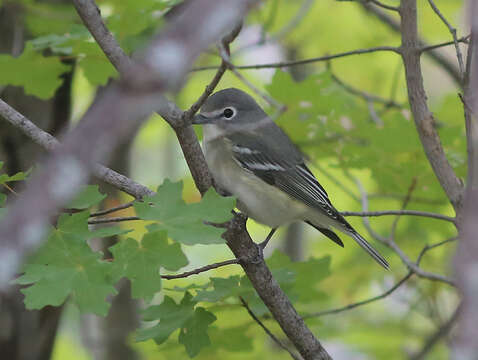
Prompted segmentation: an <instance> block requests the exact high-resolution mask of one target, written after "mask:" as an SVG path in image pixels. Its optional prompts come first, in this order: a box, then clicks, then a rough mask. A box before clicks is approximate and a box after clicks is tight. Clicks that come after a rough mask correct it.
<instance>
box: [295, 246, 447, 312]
mask: <svg viewBox="0 0 478 360" xmlns="http://www.w3.org/2000/svg"><path fill="white" fill-rule="evenodd" d="M455 240H456V238H451V239H446V240H444V241H441V242H439V243H436V244H432V245H425V247H424V248H423V249H422V251H421V252H420V254H419V255H418V257H417V261H416V263H415V264H416V265H417V266H419V265H420V262H421V260H422V258H423V256H424V255H425V253H427V252H428V251H429V250H431V249H435V248H437V247H439V246H442V245H445V244H447V243H449V242H451V241H455ZM413 274H414V272H413V271H412V270H409V271H408V273H407V274H406V275H405V276H404V277H403V278H401V279H400V280H399V281H398V282H397V283H395V285H393V286H392V287H391V288H390V289H388V290H387V291H385V292H383V293H382V294H380V295H377V296H374V297H371V298H369V299H365V300H362V301H357V302H355V303H351V304H348V305H346V306H343V307H340V308H335V309H330V310H324V311H319V312H316V313H312V314H307V315H303V316H302V317H303V318H304V319H309V318H312V317H319V316H324V315H332V314H337V313H341V312H344V311H347V310H352V309H355V308H357V307H360V306H363V305H367V304H370V303H372V302H375V301H378V300H381V299H384V298H386V297H387V296H389V295H391V294H392V293H393V292H395V290H397V289H398V288H399V287H401V286H402V285H403V284H405V283H406V282H407V280H408V279H410V278H411V277H412V275H413Z"/></svg>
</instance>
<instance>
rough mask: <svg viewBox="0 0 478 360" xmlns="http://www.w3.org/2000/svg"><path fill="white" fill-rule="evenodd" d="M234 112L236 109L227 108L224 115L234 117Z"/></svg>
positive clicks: (227, 117) (228, 117)
mask: <svg viewBox="0 0 478 360" xmlns="http://www.w3.org/2000/svg"><path fill="white" fill-rule="evenodd" d="M234 114H235V111H234V110H233V109H231V108H225V109H224V112H223V113H222V115H224V117H225V118H226V119H230V118H232V117H233V116H234Z"/></svg>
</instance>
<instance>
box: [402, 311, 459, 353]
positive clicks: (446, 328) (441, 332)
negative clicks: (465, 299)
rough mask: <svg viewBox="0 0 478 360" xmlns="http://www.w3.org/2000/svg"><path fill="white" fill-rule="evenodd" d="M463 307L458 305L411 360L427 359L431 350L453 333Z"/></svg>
mask: <svg viewBox="0 0 478 360" xmlns="http://www.w3.org/2000/svg"><path fill="white" fill-rule="evenodd" d="M461 307H462V306H461V305H458V307H457V308H456V310H455V311H454V312H453V314H452V315H451V316H450V318H449V319H448V320H447V321H446V322H445V323H444V324H443V325H441V326H440V327H439V328H438V329H437V331H435V332H434V333H433V334H432V335H431V336H430V337H429V338H428V339H427V341H426V342H425V345H424V346H423V348H422V349H421V350H420V351H419V352H418V353H416V354H415V355H413V356H411V357H410V360H421V359H425V357H426V356H427V354H428V353H429V352H430V350H431V349H433V347H434V346H435V345H436V344H437V343H438V341H440V340H441V338H442V337H444V336H446V335H447V334H448V333H449V332H450V331H451V329H452V328H453V325H455V323H456V321H457V320H458V316H459V315H460V312H461Z"/></svg>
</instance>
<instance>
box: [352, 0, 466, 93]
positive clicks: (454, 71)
mask: <svg viewBox="0 0 478 360" xmlns="http://www.w3.org/2000/svg"><path fill="white" fill-rule="evenodd" d="M361 5H362V6H363V8H364V10H365V11H367V12H368V13H370V14H373V15H374V16H376V17H377V18H379V19H380V20H381V21H382V22H383V23H384V24H385V25H387V26H388V27H390V28H391V29H392V30H394V31H396V32H400V23H399V22H398V21H396V20H395V19H394V18H393V17H391V16H389V15H388V14H386V13H385V12H384V11H382V10H381V9H378V8H377V7H376V6H373V5H371V4H367V3H366V2H361ZM418 43H419V44H420V47H422V48H429V47H430V46H429V44H427V43H426V42H425V41H424V40H423V39H418ZM425 54H426V56H428V57H429V58H430V59H431V60H433V61H434V62H435V63H436V64H437V65H438V66H440V67H441V68H442V69H443V70H445V71H446V72H447V73H448V74H449V75H450V77H451V78H452V79H453V80H454V81H455V83H456V84H457V85H458V86H461V76H460V71H459V69H458V67H457V66H455V64H454V63H453V62H452V61H450V59H448V58H447V57H446V56H444V55H443V54H442V53H440V52H439V51H437V50H431V51H427V52H426V53H425Z"/></svg>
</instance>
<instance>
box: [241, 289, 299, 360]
mask: <svg viewBox="0 0 478 360" xmlns="http://www.w3.org/2000/svg"><path fill="white" fill-rule="evenodd" d="M239 300H240V301H241V303H242V306H244V307H245V308H246V310H247V313H248V314H249V315H250V316H251V318H252V319H253V320H254V321H255V322H256V323H257V324H258V325H259V326H260V327H261V328H262V329H263V330H264V332H265V333H266V334H267V335H269V337H270V338H271V339H272V340H273V341H274V342H275V343H276V344H277V345H278V346H279V347H280V348H282V349H284V350H285V351H287V352H288V353H289V354H290V357H291V358H292V359H294V360H300V359H299V357H298V356H297V355H295V354H294V353H293V352H292V351H291V350H290V349H289V348H288V347H287V346H285V345H284V344H283V343H282V341H280V340H279V339H278V338H277V337H276V336H275V335H274V334H273V333H272V332H271V331H270V330H269V329H268V328H267V327H266V326H265V325H264V323H263V322H262V321H261V320H260V319H259V318H258V317H257V316H256V314H254V313H253V312H252V310H251V308H250V307H249V305H248V304H247V302H246V301H245V300H244V298H243V297H242V296H239Z"/></svg>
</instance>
